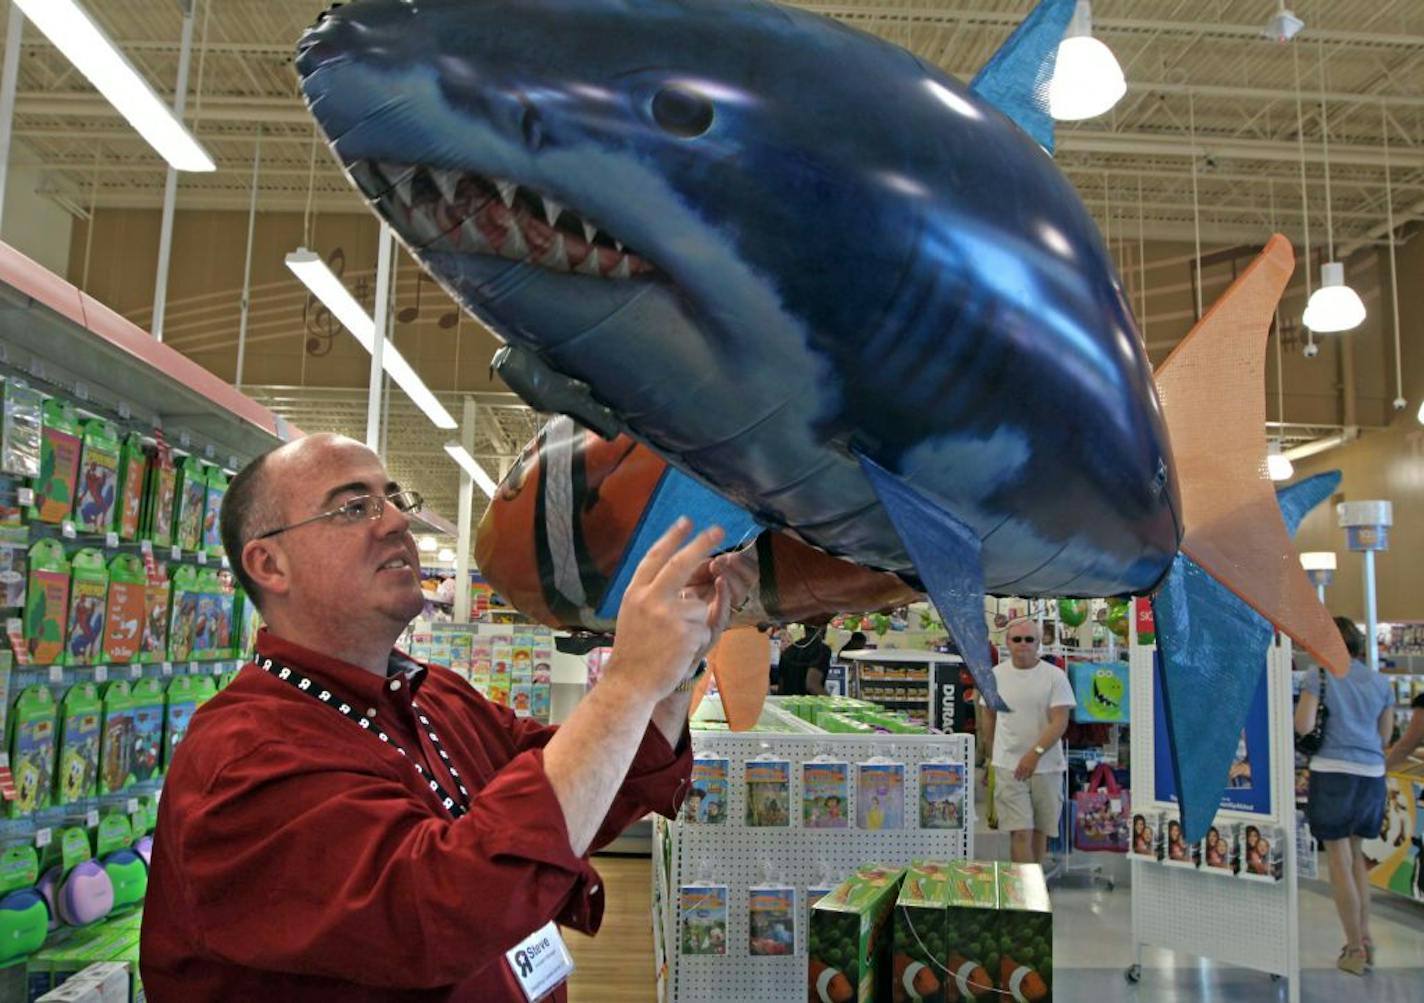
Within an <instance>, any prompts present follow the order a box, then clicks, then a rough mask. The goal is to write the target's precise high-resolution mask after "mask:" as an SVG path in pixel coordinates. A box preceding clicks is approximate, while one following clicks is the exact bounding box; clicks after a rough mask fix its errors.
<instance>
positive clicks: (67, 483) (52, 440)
mask: <svg viewBox="0 0 1424 1003" xmlns="http://www.w3.org/2000/svg"><path fill="white" fill-rule="evenodd" d="M79 435H80V429H79V418H78V416H77V415H75V413H74V408H72V407H70V406H69V404H67V403H66V402H64V401H61V400H53V399H51V400H47V401H45V404H44V438H43V439H42V440H41V441H40V472H39V476H37V477H36V478H35V480H34V489H35V503H34V505H33V506H32V507H31V509H30V518H31V519H35V520H37V521H39V522H53V523H59V522H63V521H64V520H66V519H68V518H69V514H70V512H71V511H73V508H74V486H75V481H76V480H78V478H79V453H80V449H81V447H82V441H81V439H80V437H79Z"/></svg>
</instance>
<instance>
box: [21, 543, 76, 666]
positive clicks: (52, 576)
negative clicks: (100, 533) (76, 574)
mask: <svg viewBox="0 0 1424 1003" xmlns="http://www.w3.org/2000/svg"><path fill="white" fill-rule="evenodd" d="M68 625H69V560H68V559H67V558H66V557H65V555H64V546H63V544H61V543H60V542H59V541H58V540H39V541H37V542H36V543H35V545H34V546H32V547H31V548H30V577H29V585H28V588H27V589H26V590H25V641H26V644H27V645H28V647H29V649H30V661H31V662H32V663H34V664H35V665H54V664H56V663H57V662H59V660H60V659H61V658H62V657H63V656H64V634H65V629H66V628H67V627H68Z"/></svg>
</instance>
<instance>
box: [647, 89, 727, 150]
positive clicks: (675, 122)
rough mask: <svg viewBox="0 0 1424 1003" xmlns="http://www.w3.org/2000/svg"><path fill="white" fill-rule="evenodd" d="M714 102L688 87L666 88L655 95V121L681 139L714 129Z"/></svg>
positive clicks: (690, 137)
mask: <svg viewBox="0 0 1424 1003" xmlns="http://www.w3.org/2000/svg"><path fill="white" fill-rule="evenodd" d="M712 117H713V109H712V102H711V101H709V100H707V98H705V97H703V96H702V95H701V94H698V93H697V92H696V91H694V90H691V89H689V88H687V87H664V88H663V89H662V90H660V91H658V92H657V94H655V95H653V121H655V122H657V123H658V125H659V126H660V127H662V128H663V129H664V130H665V131H667V132H670V133H672V134H673V135H674V136H677V137H679V138H681V139H692V138H693V137H694V136H700V135H702V134H703V133H704V132H706V131H707V130H708V129H710V128H712Z"/></svg>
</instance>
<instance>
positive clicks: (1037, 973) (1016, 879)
mask: <svg viewBox="0 0 1424 1003" xmlns="http://www.w3.org/2000/svg"><path fill="white" fill-rule="evenodd" d="M947 871H948V873H949V888H948V906H949V912H948V914H947V916H946V923H945V939H944V950H945V954H946V956H947V959H948V965H947V967H948V969H949V970H950V973H951V974H950V976H949V978H950V980H951V982H952V983H954V985H953V988H952V989H951V990H950V991H951V993H952V992H953V991H955V990H959V989H967V990H968V991H969V992H970V993H972V994H973V995H975V996H977V995H983V993H982V991H981V987H983V986H985V985H986V984H987V986H988V987H990V988H992V989H994V990H995V995H996V996H997V997H998V998H1005V999H1014V1000H1023V1001H1025V1003H1049V1001H1051V1000H1052V998H1053V990H1052V979H1053V913H1052V910H1051V907H1050V905H1049V900H1048V885H1047V883H1046V882H1045V881H1044V878H1043V869H1042V868H1041V867H1039V866H1038V865H1036V864H1004V863H997V864H996V863H989V862H976V861H954V862H951V863H950V864H948V865H947ZM961 995H963V993H961Z"/></svg>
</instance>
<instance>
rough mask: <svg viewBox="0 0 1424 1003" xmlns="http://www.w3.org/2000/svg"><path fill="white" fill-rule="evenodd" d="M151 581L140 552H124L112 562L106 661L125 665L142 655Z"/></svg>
mask: <svg viewBox="0 0 1424 1003" xmlns="http://www.w3.org/2000/svg"><path fill="white" fill-rule="evenodd" d="M147 584H148V576H147V575H146V574H145V572H144V569H143V559H142V558H140V557H139V556H138V555H137V554H120V555H119V556H118V557H115V558H114V559H113V560H112V561H110V562H109V603H108V607H107V612H106V613H105V616H104V649H103V653H102V655H101V659H102V660H103V661H106V662H116V663H118V664H121V665H123V664H127V663H129V662H132V661H133V660H134V659H135V658H136V657H137V656H138V650H139V643H140V642H141V640H142V634H143V606H144V590H145V588H146V587H147Z"/></svg>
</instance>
